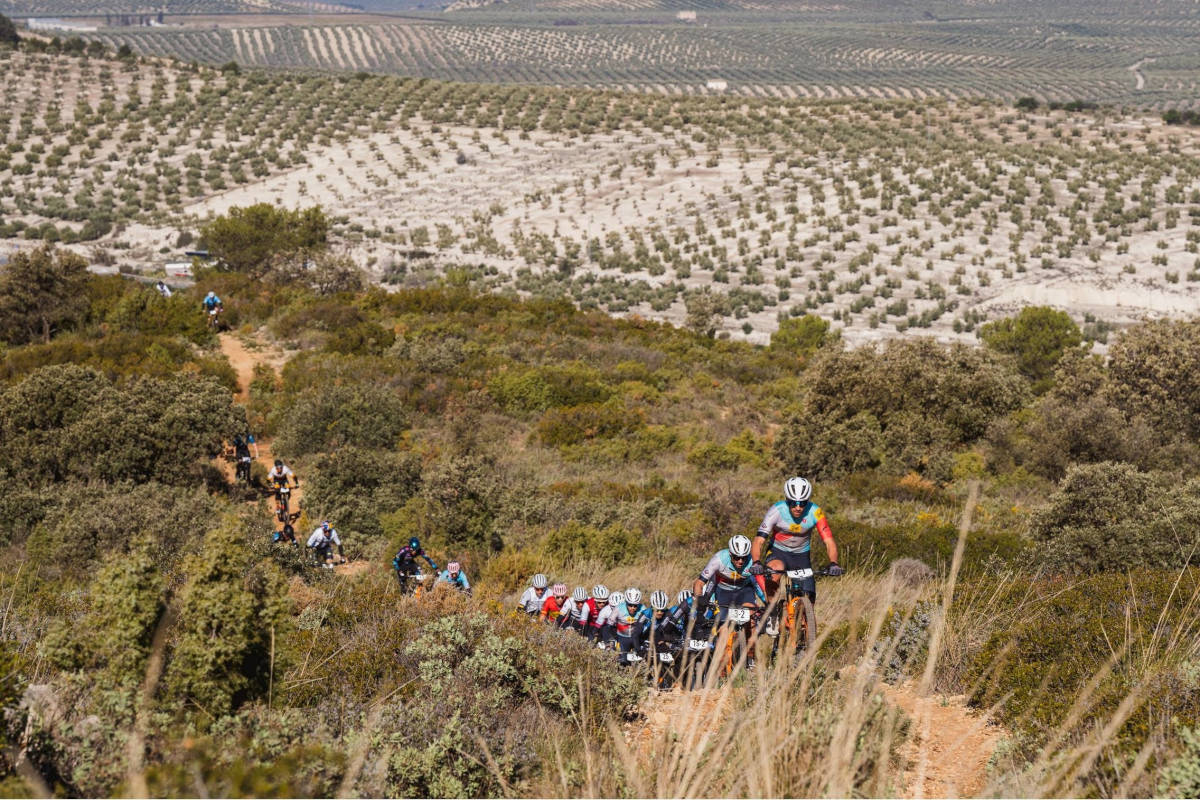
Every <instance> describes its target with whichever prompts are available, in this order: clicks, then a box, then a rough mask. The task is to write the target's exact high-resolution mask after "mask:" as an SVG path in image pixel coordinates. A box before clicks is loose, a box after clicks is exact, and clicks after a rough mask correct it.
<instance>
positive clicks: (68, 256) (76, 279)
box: [0, 245, 88, 344]
mask: <svg viewBox="0 0 1200 800" xmlns="http://www.w3.org/2000/svg"><path fill="white" fill-rule="evenodd" d="M87 284H88V273H87V262H86V261H84V260H83V259H82V258H81V257H79V256H78V255H76V254H75V253H73V252H71V251H69V250H55V249H54V247H53V246H52V245H44V246H42V247H39V248H38V249H36V250H20V251H18V252H17V253H16V254H15V255H14V256H13V257H12V259H11V260H10V261H9V262H8V263H7V264H5V265H4V266H3V267H0V340H2V341H5V342H9V343H11V344H24V343H26V342H33V341H41V342H48V341H50V337H51V335H53V334H55V333H58V332H59V331H61V330H62V329H64V328H67V327H70V326H71V325H73V324H75V323H77V322H79V321H80V320H81V319H82V318H83V316H84V314H85V313H86V312H87V308H88V300H87V293H86V287H87Z"/></svg>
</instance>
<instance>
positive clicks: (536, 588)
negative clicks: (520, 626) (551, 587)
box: [517, 572, 549, 616]
mask: <svg viewBox="0 0 1200 800" xmlns="http://www.w3.org/2000/svg"><path fill="white" fill-rule="evenodd" d="M530 583H531V585H530V586H529V587H528V588H527V589H526V590H525V593H524V594H523V595H521V599H520V600H518V601H517V608H519V609H521V610H522V611H524V612H525V613H526V614H529V615H531V616H532V615H534V614H540V613H541V612H542V604H543V603H545V602H546V595H547V592H546V585H547V584H548V583H549V582H548V581H547V580H546V576H545V575H543V574H542V573H540V572H539V573H538V574H537V575H534V576H533V580H532V581H531V582H530Z"/></svg>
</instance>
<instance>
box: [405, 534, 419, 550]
mask: <svg viewBox="0 0 1200 800" xmlns="http://www.w3.org/2000/svg"><path fill="white" fill-rule="evenodd" d="M408 546H409V547H411V548H412V549H413V550H420V549H421V540H420V539H418V538H417V537H415V536H414V537H412V538H411V539H409V540H408Z"/></svg>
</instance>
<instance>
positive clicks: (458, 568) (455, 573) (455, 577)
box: [434, 561, 471, 594]
mask: <svg viewBox="0 0 1200 800" xmlns="http://www.w3.org/2000/svg"><path fill="white" fill-rule="evenodd" d="M439 583H448V584H450V585H451V586H453V587H454V588H455V589H458V590H459V591H460V592H463V593H465V594H470V593H471V582H470V581H469V580H467V573H465V572H463V571H462V565H461V564H459V563H458V562H457V561H451V562H450V563H449V564H447V565H446V569H444V570H442V573H441V574H440V575H438V576H437V580H436V581H434V585H435V586H436V585H437V584H439Z"/></svg>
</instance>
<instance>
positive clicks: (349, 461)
mask: <svg viewBox="0 0 1200 800" xmlns="http://www.w3.org/2000/svg"><path fill="white" fill-rule="evenodd" d="M420 479H421V460H420V458H419V457H418V456H417V455H415V454H413V453H407V452H401V453H393V452H388V451H385V450H365V449H362V448H359V447H353V446H351V447H342V448H338V449H337V450H334V451H333V452H332V453H323V454H321V455H320V456H319V457H318V458H317V459H316V461H315V462H314V464H313V466H312V470H311V472H310V473H309V474H308V475H307V476H306V477H305V484H304V485H305V496H304V507H305V510H306V511H308V512H310V513H311V514H313V515H315V516H317V517H321V518H324V519H329V520H333V521H334V524H335V526H336V527H337V528H338V529H339V530H342V531H345V532H347V533H356V534H361V535H365V536H369V537H377V536H380V535H382V534H383V527H382V526H381V525H380V522H379V516H380V515H381V514H389V513H394V512H396V511H398V510H399V509H400V508H401V507H402V506H403V505H404V503H405V502H407V500H408V499H409V498H410V497H412V496H413V495H414V494H416V492H417V490H418V489H419V488H420Z"/></svg>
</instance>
